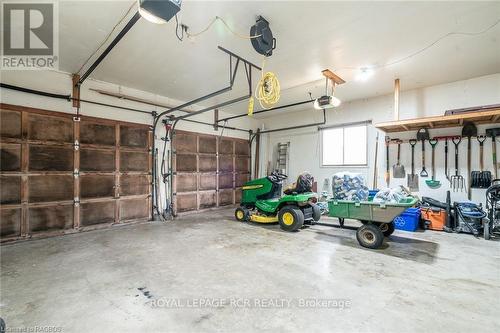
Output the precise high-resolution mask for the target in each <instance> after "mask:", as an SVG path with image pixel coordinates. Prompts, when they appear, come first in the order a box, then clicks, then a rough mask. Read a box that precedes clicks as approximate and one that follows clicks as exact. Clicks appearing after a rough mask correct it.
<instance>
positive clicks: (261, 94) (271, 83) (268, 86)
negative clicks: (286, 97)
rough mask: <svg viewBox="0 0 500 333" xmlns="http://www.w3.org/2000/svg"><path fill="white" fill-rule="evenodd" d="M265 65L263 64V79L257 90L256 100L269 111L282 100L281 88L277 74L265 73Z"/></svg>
mask: <svg viewBox="0 0 500 333" xmlns="http://www.w3.org/2000/svg"><path fill="white" fill-rule="evenodd" d="M264 63H265V61H264ZM264 63H263V64H262V78H261V79H260V81H259V83H258V84H257V89H255V98H257V100H258V101H259V103H260V106H261V107H262V108H264V109H269V108H271V107H272V106H273V105H274V104H276V103H278V101H279V100H280V89H281V88H280V82H279V81H278V78H277V77H276V74H274V73H273V72H266V73H264Z"/></svg>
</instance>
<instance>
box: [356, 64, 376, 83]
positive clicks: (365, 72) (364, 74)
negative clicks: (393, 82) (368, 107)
mask: <svg viewBox="0 0 500 333" xmlns="http://www.w3.org/2000/svg"><path fill="white" fill-rule="evenodd" d="M372 76H373V69H371V68H368V67H361V68H360V69H359V73H358V75H356V81H361V82H365V81H368V79H370V78H371V77H372Z"/></svg>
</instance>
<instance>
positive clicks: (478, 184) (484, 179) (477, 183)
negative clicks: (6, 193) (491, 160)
mask: <svg viewBox="0 0 500 333" xmlns="http://www.w3.org/2000/svg"><path fill="white" fill-rule="evenodd" d="M485 140H486V136H485V135H478V136H477V141H478V142H479V167H480V170H481V171H472V172H471V174H470V178H471V186H470V187H471V188H488V187H490V185H491V172H490V171H484V141H485Z"/></svg>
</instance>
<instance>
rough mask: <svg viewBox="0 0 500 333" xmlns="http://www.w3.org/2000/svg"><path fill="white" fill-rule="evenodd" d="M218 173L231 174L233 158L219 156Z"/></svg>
mask: <svg viewBox="0 0 500 333" xmlns="http://www.w3.org/2000/svg"><path fill="white" fill-rule="evenodd" d="M219 171H221V172H233V156H223V155H220V156H219Z"/></svg>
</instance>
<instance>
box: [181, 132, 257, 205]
mask: <svg viewBox="0 0 500 333" xmlns="http://www.w3.org/2000/svg"><path fill="white" fill-rule="evenodd" d="M173 148H174V193H175V199H174V210H175V212H176V213H183V212H189V211H200V210H204V209H210V208H215V207H222V206H227V205H233V204H235V203H237V202H239V201H240V199H241V187H242V186H243V184H244V183H245V182H246V181H248V179H249V175H250V156H249V155H250V149H249V145H248V141H247V140H242V139H236V138H228V137H222V138H221V137H219V136H214V135H206V134H199V133H193V132H185V131H176V134H175V136H174V140H173Z"/></svg>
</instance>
